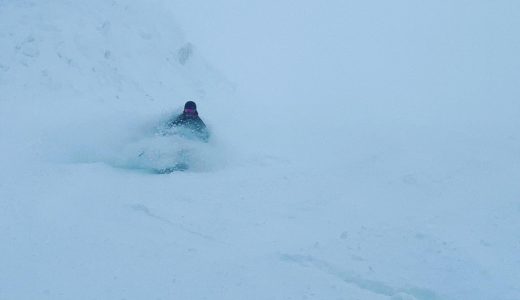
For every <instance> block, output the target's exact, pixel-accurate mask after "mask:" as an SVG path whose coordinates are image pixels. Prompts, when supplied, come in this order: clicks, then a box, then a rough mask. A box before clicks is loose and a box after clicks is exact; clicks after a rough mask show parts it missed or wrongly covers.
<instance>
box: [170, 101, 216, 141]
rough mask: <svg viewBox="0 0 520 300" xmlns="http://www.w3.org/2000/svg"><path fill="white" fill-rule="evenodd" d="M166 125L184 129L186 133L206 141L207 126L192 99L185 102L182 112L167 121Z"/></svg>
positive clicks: (207, 136)
mask: <svg viewBox="0 0 520 300" xmlns="http://www.w3.org/2000/svg"><path fill="white" fill-rule="evenodd" d="M166 125H167V127H168V128H169V129H171V128H174V127H178V128H180V129H185V130H187V131H188V132H187V133H188V135H191V136H194V137H196V138H198V139H200V140H202V141H204V142H208V140H209V131H208V128H207V127H206V124H204V122H203V121H202V119H201V118H200V117H199V113H198V112H197V104H195V102H193V101H188V102H186V104H184V111H183V112H182V114H180V115H178V116H177V117H175V118H173V119H171V120H170V121H168V123H167V124H166ZM185 135H186V134H185Z"/></svg>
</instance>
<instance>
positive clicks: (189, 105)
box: [184, 101, 198, 116]
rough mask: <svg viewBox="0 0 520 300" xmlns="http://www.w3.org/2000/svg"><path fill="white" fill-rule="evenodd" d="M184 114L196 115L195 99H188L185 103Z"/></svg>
mask: <svg viewBox="0 0 520 300" xmlns="http://www.w3.org/2000/svg"><path fill="white" fill-rule="evenodd" d="M184 114H186V115H188V116H196V115H198V113H197V104H195V102H193V101H188V102H186V104H184Z"/></svg>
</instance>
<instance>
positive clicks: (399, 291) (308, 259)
mask: <svg viewBox="0 0 520 300" xmlns="http://www.w3.org/2000/svg"><path fill="white" fill-rule="evenodd" d="M280 259H281V260H282V261H285V262H289V263H295V264H298V265H300V266H302V267H307V268H309V267H311V268H313V269H316V270H318V271H320V272H324V273H326V274H329V275H331V276H334V277H336V278H339V279H340V280H342V281H344V282H345V283H347V284H352V285H355V286H357V287H359V288H360V289H363V290H367V291H370V292H372V293H375V294H379V295H383V296H388V297H391V298H392V300H407V299H410V300H413V299H417V300H439V299H440V298H439V297H438V296H437V295H436V293H435V292H434V291H432V290H429V289H425V288H418V287H406V288H396V287H392V286H390V285H388V284H386V283H384V282H381V281H375V280H370V279H364V278H361V277H359V276H356V275H355V274H353V273H349V272H347V271H345V270H341V269H339V268H337V267H335V266H334V265H332V264H330V263H328V262H326V261H323V260H320V259H317V258H314V257H312V256H309V255H298V254H281V255H280Z"/></svg>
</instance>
